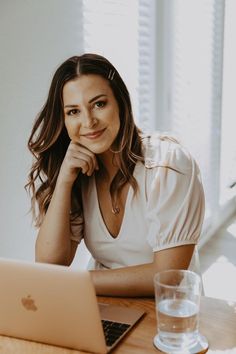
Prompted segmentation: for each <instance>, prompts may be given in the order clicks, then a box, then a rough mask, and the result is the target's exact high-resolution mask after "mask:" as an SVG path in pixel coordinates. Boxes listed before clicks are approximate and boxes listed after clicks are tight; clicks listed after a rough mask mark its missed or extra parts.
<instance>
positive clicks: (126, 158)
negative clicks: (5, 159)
mask: <svg viewBox="0 0 236 354" xmlns="http://www.w3.org/2000/svg"><path fill="white" fill-rule="evenodd" d="M88 74H96V75H100V76H102V77H103V78H105V79H106V80H108V82H109V84H110V87H111V89H112V92H113V94H114V97H115V99H116V101H117V103H118V107H119V117H120V129H119V132H118V135H117V138H116V141H115V146H116V147H117V150H116V151H115V152H114V153H115V154H117V155H118V159H117V160H118V161H119V171H118V173H117V174H116V176H115V177H114V179H113V181H112V183H111V186H110V192H111V196H114V194H115V193H119V192H120V190H121V189H122V186H124V184H125V183H127V182H128V183H130V184H131V186H132V187H133V189H134V191H135V193H136V192H137V189H138V186H137V182H136V180H135V178H134V177H133V170H134V167H135V164H136V162H137V160H139V159H140V160H142V151H141V138H140V135H139V130H138V128H137V126H136V125H135V122H134V118H133V113H132V107H131V101H130V96H129V92H128V90H127V87H126V85H125V83H124V82H123V80H122V78H121V77H120V75H119V73H118V72H117V70H116V69H115V67H114V66H113V65H112V64H111V63H110V62H109V61H108V60H107V59H106V58H104V57H102V56H100V55H97V54H83V55H81V56H74V57H71V58H69V59H68V60H66V61H65V62H64V63H62V64H61V65H60V66H59V67H58V69H57V70H56V72H55V74H54V76H53V79H52V83H51V86H50V89H49V94H48V98H47V101H46V103H45V105H44V107H43V108H42V110H41V112H40V113H39V115H38V116H37V118H36V121H35V123H34V125H33V128H32V132H31V135H30V137H29V140H28V148H29V150H30V151H31V153H32V154H33V156H34V161H33V164H32V167H31V170H30V173H29V176H28V177H29V179H28V183H27V184H26V189H27V190H28V191H29V192H30V194H31V202H32V208H31V209H32V212H33V217H34V219H35V221H36V225H38V226H39V225H40V224H41V221H42V218H43V216H44V214H45V212H46V210H47V208H48V205H49V203H50V200H51V197H52V194H53V191H54V188H55V185H56V180H57V177H58V174H59V170H60V166H61V164H62V161H63V159H64V156H65V153H66V150H67V148H68V145H69V143H70V139H69V136H68V134H67V131H66V128H65V125H64V112H63V99H62V92H63V87H64V85H65V84H66V83H67V82H68V81H71V80H74V79H76V78H77V77H79V76H80V75H88ZM81 177H82V176H81ZM82 178H89V177H86V176H83V177H82ZM80 188H81V183H80V181H79V179H78V178H77V180H76V181H75V183H74V186H73V191H72V204H73V205H72V207H71V208H72V210H73V212H74V211H75V212H77V213H78V212H79V209H80V208H82V205H81V200H80V198H81V193H80V192H79V189H80ZM36 206H37V208H38V210H37V212H36Z"/></svg>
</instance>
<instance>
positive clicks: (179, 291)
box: [154, 270, 208, 354]
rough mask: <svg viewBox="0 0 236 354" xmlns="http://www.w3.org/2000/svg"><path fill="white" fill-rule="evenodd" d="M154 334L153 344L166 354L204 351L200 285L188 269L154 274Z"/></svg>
mask: <svg viewBox="0 0 236 354" xmlns="http://www.w3.org/2000/svg"><path fill="white" fill-rule="evenodd" d="M154 288H155V303H156V315H157V335H156V336H155V337H154V345H155V346H156V347H157V348H158V349H160V350H161V351H163V352H165V353H172V354H184V353H199V352H204V351H205V350H207V348H208V343H207V339H206V338H205V337H204V336H202V335H201V334H200V333H199V307H200V298H201V290H202V283H201V278H200V276H199V275H198V274H197V273H194V272H192V271H190V270H166V271H162V272H159V273H157V274H155V276H154Z"/></svg>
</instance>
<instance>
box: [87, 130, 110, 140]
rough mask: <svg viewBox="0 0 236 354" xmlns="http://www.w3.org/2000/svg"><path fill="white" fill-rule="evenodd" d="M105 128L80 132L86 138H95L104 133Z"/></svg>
mask: <svg viewBox="0 0 236 354" xmlns="http://www.w3.org/2000/svg"><path fill="white" fill-rule="evenodd" d="M105 130H106V128H104V129H101V130H97V131H95V132H91V133H88V134H82V136H83V137H84V138H87V139H97V138H99V137H100V136H101V135H102V134H103V133H104V131H105Z"/></svg>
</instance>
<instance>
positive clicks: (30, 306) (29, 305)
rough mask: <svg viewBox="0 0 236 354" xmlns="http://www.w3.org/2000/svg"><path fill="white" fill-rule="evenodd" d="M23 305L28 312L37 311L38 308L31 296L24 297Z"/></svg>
mask: <svg viewBox="0 0 236 354" xmlns="http://www.w3.org/2000/svg"><path fill="white" fill-rule="evenodd" d="M21 303H22V305H23V306H24V308H26V310H29V311H37V310H38V308H37V306H36V305H35V302H34V299H33V298H32V297H31V295H28V296H27V297H22V299H21Z"/></svg>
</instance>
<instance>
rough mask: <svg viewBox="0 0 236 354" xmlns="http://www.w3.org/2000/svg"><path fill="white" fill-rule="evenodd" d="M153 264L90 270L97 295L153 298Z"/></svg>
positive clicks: (154, 271)
mask: <svg viewBox="0 0 236 354" xmlns="http://www.w3.org/2000/svg"><path fill="white" fill-rule="evenodd" d="M156 271H157V270H156V267H155V265H154V264H153V263H147V264H141V265H137V266H129V267H124V268H119V269H108V270H92V271H91V276H92V280H93V283H94V285H95V289H96V293H97V295H108V296H126V297H127V296H131V297H136V296H153V295H154V288H153V276H154V274H155V273H156Z"/></svg>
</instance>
